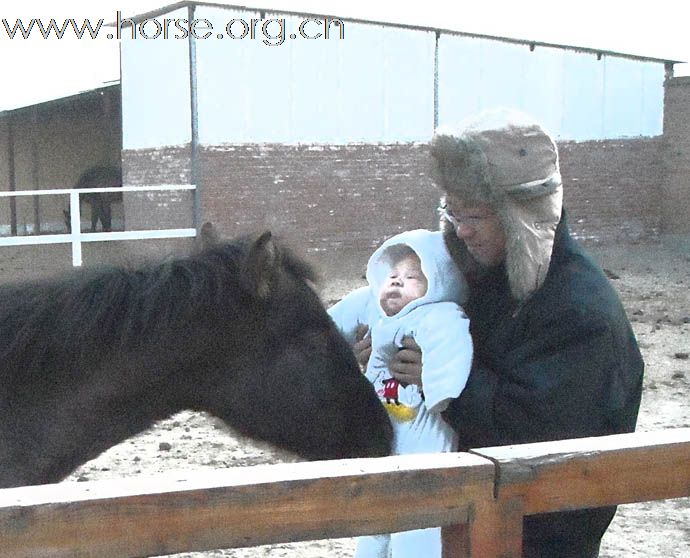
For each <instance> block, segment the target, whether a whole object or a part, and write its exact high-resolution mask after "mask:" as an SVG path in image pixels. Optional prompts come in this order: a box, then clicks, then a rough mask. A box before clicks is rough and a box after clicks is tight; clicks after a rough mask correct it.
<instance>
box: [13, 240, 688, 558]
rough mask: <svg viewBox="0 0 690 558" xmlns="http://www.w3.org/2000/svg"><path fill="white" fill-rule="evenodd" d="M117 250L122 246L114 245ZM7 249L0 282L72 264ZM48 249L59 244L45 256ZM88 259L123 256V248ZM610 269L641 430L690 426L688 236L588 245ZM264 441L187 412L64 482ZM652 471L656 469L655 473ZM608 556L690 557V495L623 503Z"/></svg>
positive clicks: (225, 456) (326, 549) (345, 548)
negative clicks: (633, 356) (633, 338)
mask: <svg viewBox="0 0 690 558" xmlns="http://www.w3.org/2000/svg"><path fill="white" fill-rule="evenodd" d="M110 244H111V245H112V246H114V245H115V244H116V243H110ZM4 250H5V251H3V252H0V280H2V281H6V280H13V279H20V278H22V277H29V276H34V275H42V274H45V273H48V272H49V271H52V270H54V268H55V266H56V263H55V262H56V261H60V262H64V263H59V264H57V267H68V266H69V252H68V251H67V250H66V249H65V248H64V247H55V246H53V247H41V249H40V250H41V251H39V249H38V248H32V249H30V250H29V253H30V254H29V255H28V256H27V251H26V250H25V251H22V250H19V249H13V248H8V249H4ZM43 250H53V252H51V253H50V254H51V256H50V257H46V253H44V252H43ZM107 250H109V251H110V252H109V253H107V254H101V255H100V256H97V255H96V253H95V252H93V253H92V254H85V261H94V260H97V259H99V258H101V259H104V260H117V259H118V258H119V256H120V255H121V254H120V253H119V251H118V249H117V248H114V247H111V248H108V249H107ZM590 250H591V252H592V254H593V255H594V256H595V258H596V259H597V260H598V261H599V262H600V263H601V264H602V266H603V267H604V268H605V269H606V270H608V271H609V272H610V276H611V277H612V282H613V284H614V285H615V286H616V288H617V289H618V291H619V293H620V295H621V298H622V299H623V302H624V304H625V307H626V309H627V311H628V315H629V316H630V318H631V320H632V322H633V326H634V329H635V333H636V334H637V337H638V340H639V343H640V346H641V348H642V352H643V354H644V358H645V362H646V366H647V369H646V378H645V389H644V395H643V401H642V409H641V413H640V418H639V426H638V430H642V431H653V430H659V429H664V428H679V427H690V400H689V399H688V393H689V391H690V386H689V384H690V360H688V352H690V289H689V286H690V238H685V239H679V238H668V239H664V241H663V242H660V243H656V242H655V243H647V244H634V245H616V246H608V247H601V246H600V247H596V246H595V247H590ZM359 284H361V278H359V277H353V278H351V279H348V278H345V279H342V278H341V279H339V280H338V281H327V282H326V283H325V285H324V286H323V293H322V294H323V298H324V300H325V301H333V300H336V299H338V298H339V297H340V296H342V295H343V294H344V293H345V292H347V291H348V290H349V289H351V288H353V287H355V286H358V285H359ZM280 459H281V456H280V455H278V454H276V453H274V452H272V451H271V450H270V449H268V448H266V447H261V446H258V445H255V444H252V443H251V442H248V441H246V440H242V439H239V438H237V437H235V436H233V435H232V434H231V433H229V432H227V431H226V430H225V429H224V428H223V427H222V426H221V425H219V424H217V422H216V421H215V420H214V419H212V418H211V417H208V416H204V415H200V414H195V413H191V412H183V413H180V414H178V415H176V416H174V417H171V418H170V419H168V420H165V421H162V422H160V423H158V424H156V425H155V426H154V427H153V428H152V429H150V430H148V431H146V432H144V433H142V434H140V435H139V436H137V437H135V438H132V439H130V440H127V441H125V442H123V443H122V444H120V445H118V446H115V447H113V448H111V449H110V450H109V451H107V452H106V453H104V454H102V455H101V456H100V457H99V458H97V459H95V460H93V461H91V462H89V463H87V464H85V465H84V466H82V467H81V468H80V469H79V470H77V471H75V473H74V474H73V475H72V476H70V477H69V478H68V479H67V480H66V481H65V482H75V481H90V480H97V479H107V478H115V477H132V476H137V475H146V476H150V475H155V474H156V473H159V472H163V471H170V470H180V469H183V470H199V471H203V470H209V469H216V468H223V467H243V466H250V465H254V464H259V463H272V462H276V461H279V460H280ZM650 474H653V471H650ZM353 550H354V541H353V540H352V539H340V540H324V541H314V542H309V543H295V544H281V545H272V546H265V547H257V548H251V549H236V550H225V551H223V550H217V551H212V552H205V553H185V554H179V555H175V556H178V557H190V558H191V557H195V558H198V557H220V556H235V557H254V556H270V557H276V558H277V557H294V558H297V557H302V558H325V557H335V558H345V557H349V556H352V553H353ZM601 556H602V558H614V557H615V558H629V557H635V556H645V557H662V556H664V557H670V556H673V557H690V499H679V500H669V501H664V502H652V503H644V504H632V505H626V506H621V507H620V508H619V512H618V514H617V516H616V518H615V519H614V522H613V524H612V526H611V528H610V529H609V531H608V533H607V534H606V536H605V538H604V543H603V547H602V553H601Z"/></svg>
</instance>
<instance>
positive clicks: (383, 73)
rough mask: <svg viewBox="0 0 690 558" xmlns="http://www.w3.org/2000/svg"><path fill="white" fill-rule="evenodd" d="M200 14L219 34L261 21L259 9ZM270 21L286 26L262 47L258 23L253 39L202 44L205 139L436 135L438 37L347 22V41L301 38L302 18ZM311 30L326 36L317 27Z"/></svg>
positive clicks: (371, 139)
mask: <svg viewBox="0 0 690 558" xmlns="http://www.w3.org/2000/svg"><path fill="white" fill-rule="evenodd" d="M196 15H197V17H203V18H206V19H209V20H210V21H212V22H213V23H214V28H223V27H224V26H225V23H227V22H228V21H230V20H231V19H233V18H237V19H242V20H243V21H245V22H248V23H250V21H251V19H252V18H256V19H258V18H259V13H258V12H237V11H231V10H227V9H224V8H215V7H204V6H200V7H198V8H197V10H196ZM271 18H279V19H281V20H283V25H284V28H283V29H284V35H285V41H284V42H283V43H282V44H277V42H278V41H269V42H273V43H275V46H267V45H266V44H264V36H263V35H262V33H261V24H259V25H258V26H257V34H256V38H254V39H251V38H250V37H249V36H247V37H245V38H244V39H237V40H232V39H227V38H226V39H223V40H216V39H207V40H203V41H202V40H199V41H197V60H198V75H199V79H198V83H199V138H200V141H201V143H204V144H217V143H230V142H231V143H235V142H284V143H348V142H396V141H426V140H427V139H428V138H429V137H430V136H431V133H432V130H433V83H434V81H433V80H434V76H433V71H434V66H433V60H434V34H433V33H431V32H424V31H413V30H402V29H397V28H391V27H385V26H377V25H366V24H358V23H351V22H346V23H345V28H344V38H343V39H340V38H339V34H338V33H339V30H338V28H337V27H335V26H331V27H330V38H329V39H324V38H318V39H305V38H303V37H301V36H300V34H299V25H300V23H301V22H302V21H303V19H302V18H300V17H297V16H282V17H281V16H279V15H272V14H267V15H266V19H271ZM266 19H265V20H263V21H264V22H265V21H266ZM238 29H239V27H238ZM268 29H269V30H270V27H269V28H268ZM273 29H274V31H277V30H278V29H279V27H278V26H277V24H276V25H275V26H273ZM305 31H306V33H308V34H309V35H311V36H313V35H315V34H316V33H317V32H322V30H319V29H318V28H317V25H316V24H315V23H313V22H312V23H310V24H309V25H308V26H307V27H306V28H305ZM275 35H278V33H277V32H276V33H275ZM291 35H292V36H294V38H291Z"/></svg>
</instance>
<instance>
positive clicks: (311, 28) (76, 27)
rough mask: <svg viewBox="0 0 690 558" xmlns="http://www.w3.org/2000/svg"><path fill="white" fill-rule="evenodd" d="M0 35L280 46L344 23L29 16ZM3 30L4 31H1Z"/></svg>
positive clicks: (331, 35) (338, 29)
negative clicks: (255, 42) (256, 42)
mask: <svg viewBox="0 0 690 558" xmlns="http://www.w3.org/2000/svg"><path fill="white" fill-rule="evenodd" d="M1 21H2V28H0V37H3V35H4V37H7V38H9V39H28V38H29V37H31V36H32V35H33V36H37V37H40V38H43V39H62V38H63V37H65V36H74V37H76V38H78V39H97V38H98V37H99V36H100V37H103V36H105V37H106V38H107V39H122V38H123V39H144V40H152V39H178V40H180V39H188V38H190V37H191V38H194V39H201V40H205V39H213V38H215V39H231V40H241V39H249V40H260V41H261V42H262V43H263V44H265V45H267V46H280V45H282V44H283V43H284V42H285V41H286V40H287V39H291V40H293V39H307V40H329V39H344V38H345V24H344V23H343V22H342V20H340V19H337V18H324V19H318V18H305V19H303V20H301V21H300V22H299V24H296V25H295V26H294V28H292V29H288V27H291V26H290V25H288V24H289V22H288V20H287V19H286V18H269V19H263V18H251V19H248V20H247V19H242V18H234V19H231V20H230V21H228V22H226V23H225V24H224V25H222V26H214V25H213V23H212V22H211V21H210V20H208V19H205V18H194V19H191V20H190V19H186V18H179V17H176V18H172V17H165V18H162V19H161V18H157V17H151V18H147V19H143V20H141V21H135V20H133V19H129V18H123V17H122V14H121V12H119V11H118V12H117V16H116V19H115V22H114V24H113V25H112V27H111V26H110V25H108V24H107V23H106V22H105V20H104V19H103V18H101V19H99V20H98V21H97V22H96V23H95V24H93V23H92V22H91V21H90V20H89V19H84V20H81V23H79V22H77V20H75V19H74V18H69V19H64V20H63V21H62V23H58V22H57V21H56V20H55V19H52V18H51V19H50V21H49V22H48V23H47V24H45V23H44V22H43V20H41V19H40V18H32V19H30V20H29V22H28V23H25V22H24V21H23V20H22V19H15V20H14V22H10V21H8V20H7V19H5V18H3V19H2V20H1ZM2 31H4V33H2Z"/></svg>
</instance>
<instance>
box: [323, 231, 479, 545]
mask: <svg viewBox="0 0 690 558" xmlns="http://www.w3.org/2000/svg"><path fill="white" fill-rule="evenodd" d="M400 245H404V246H407V247H409V248H411V249H412V250H414V252H415V253H416V254H417V256H418V257H419V259H420V261H421V267H422V272H423V273H424V275H425V276H426V279H427V282H428V287H427V291H426V294H425V295H424V296H422V297H420V298H418V299H415V300H413V301H411V302H409V303H408V304H407V305H406V306H405V307H404V308H402V309H401V310H400V312H398V313H397V314H395V315H393V316H387V315H386V314H385V312H384V311H383V309H382V308H381V305H380V303H379V291H380V290H381V287H382V285H383V284H384V282H385V281H386V279H387V278H388V275H389V273H390V270H391V268H392V267H393V265H395V263H396V249H395V247H396V246H400ZM367 281H368V283H369V286H367V287H362V288H360V289H357V290H355V291H353V292H352V293H350V294H348V295H347V296H346V297H345V298H344V299H343V300H341V301H340V302H339V303H337V304H336V305H335V306H333V307H332V308H331V309H330V310H329V313H330V315H331V317H332V318H333V320H334V321H335V323H336V325H337V326H338V328H339V329H340V330H341V332H342V333H343V334H344V336H345V337H346V338H347V340H348V341H349V342H350V343H354V342H355V337H356V331H357V328H358V326H360V325H366V326H368V327H369V331H370V333H371V343H372V353H371V357H370V359H369V363H368V365H367V369H366V376H367V378H368V379H369V381H370V382H371V383H372V384H373V385H374V387H375V388H376V391H377V393H378V394H379V397H380V398H381V400H382V403H383V404H384V405H385V406H386V408H387V409H388V411H389V415H390V416H391V422H392V424H393V431H394V434H395V435H394V442H393V453H395V454H398V455H401V454H409V453H431V452H447V451H453V450H455V448H456V435H455V433H454V431H453V429H452V428H451V427H450V426H448V424H446V422H445V421H444V420H443V419H442V418H441V414H440V413H441V412H442V411H444V410H445V409H446V407H447V406H448V403H449V402H450V401H451V400H453V399H455V398H457V397H458V396H459V395H460V393H461V392H462V390H463V388H464V387H465V384H466V382H467V378H468V376H469V372H470V367H471V364H472V340H471V337H470V333H469V321H468V319H467V317H466V316H465V313H464V311H463V310H462V308H461V307H460V304H462V303H463V302H464V300H465V297H466V293H467V287H466V283H465V281H464V278H463V277H462V275H461V274H460V272H459V270H458V268H457V266H456V264H455V263H454V262H453V261H452V260H451V258H450V255H449V254H448V251H447V250H446V247H445V244H444V241H443V235H442V233H441V232H431V231H426V230H414V231H407V232H403V233H401V234H398V235H396V236H394V237H392V238H389V239H388V240H386V242H384V243H383V244H382V245H381V246H380V247H379V248H378V249H377V250H376V251H375V252H374V254H373V255H372V256H371V258H370V259H369V262H368V265H367ZM405 336H411V337H413V338H414V340H415V341H416V342H417V344H418V345H419V346H420V347H421V349H422V385H423V390H424V391H423V393H422V392H421V391H420V390H419V388H418V387H417V386H415V385H408V386H402V385H399V384H398V383H397V381H396V380H394V379H392V376H391V374H390V372H389V371H388V363H389V362H390V359H391V358H392V356H393V355H394V354H395V353H396V352H397V351H398V349H399V348H401V347H402V339H403V337H405ZM440 531H441V530H440V528H433V529H419V530H415V531H406V532H404V533H394V534H393V535H377V536H371V537H362V538H360V540H359V544H358V547H357V554H356V558H387V557H392V558H407V557H410V558H412V557H419V556H424V557H425V558H427V557H428V558H440V557H441V532H440Z"/></svg>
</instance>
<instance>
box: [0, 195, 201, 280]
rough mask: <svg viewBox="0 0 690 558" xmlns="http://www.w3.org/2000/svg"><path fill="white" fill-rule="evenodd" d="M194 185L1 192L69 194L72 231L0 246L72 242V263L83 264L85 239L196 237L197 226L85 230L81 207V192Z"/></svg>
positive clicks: (0, 241)
mask: <svg viewBox="0 0 690 558" xmlns="http://www.w3.org/2000/svg"><path fill="white" fill-rule="evenodd" d="M195 189H196V185H194V184H161V185H157V186H118V187H114V188H62V189H54V190H17V191H10V192H0V198H9V197H16V196H47V195H58V194H62V195H69V207H70V224H71V228H72V230H71V232H68V233H61V234H46V235H37V236H12V237H3V238H0V246H25V245H35V244H72V265H74V266H80V265H81V264H82V255H81V244H82V242H105V241H109V240H142V239H147V238H149V239H150V238H159V239H160V238H186V237H194V236H196V229H195V228H187V229H159V230H140V231H116V232H99V233H83V232H81V210H80V207H79V195H80V194H90V193H103V192H142V191H147V192H150V191H173V190H195Z"/></svg>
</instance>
